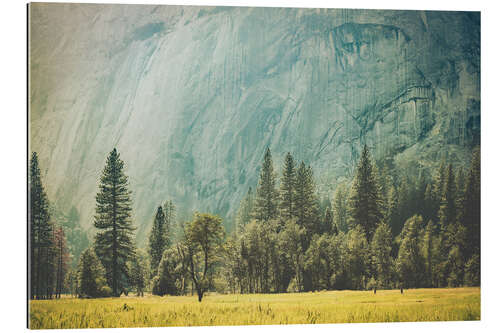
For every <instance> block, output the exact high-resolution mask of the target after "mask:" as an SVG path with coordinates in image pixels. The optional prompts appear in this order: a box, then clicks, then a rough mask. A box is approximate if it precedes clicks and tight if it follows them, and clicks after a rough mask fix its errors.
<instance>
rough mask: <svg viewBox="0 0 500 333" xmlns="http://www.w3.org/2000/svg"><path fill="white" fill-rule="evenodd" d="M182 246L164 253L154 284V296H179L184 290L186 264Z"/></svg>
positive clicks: (174, 247)
mask: <svg viewBox="0 0 500 333" xmlns="http://www.w3.org/2000/svg"><path fill="white" fill-rule="evenodd" d="M180 246H181V245H177V246H173V247H171V248H169V249H167V250H165V252H164V253H163V257H162V258H161V261H160V265H159V267H158V275H157V276H156V277H155V279H154V282H153V288H152V292H153V295H159V296H163V295H179V294H180V293H181V292H182V291H183V290H184V283H185V277H186V262H185V261H184V260H183V257H182V255H181V253H182V250H181V248H180Z"/></svg>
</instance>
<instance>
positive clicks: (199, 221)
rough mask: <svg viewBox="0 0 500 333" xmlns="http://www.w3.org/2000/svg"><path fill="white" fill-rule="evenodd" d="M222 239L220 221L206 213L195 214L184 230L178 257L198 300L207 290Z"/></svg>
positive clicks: (218, 218)
mask: <svg viewBox="0 0 500 333" xmlns="http://www.w3.org/2000/svg"><path fill="white" fill-rule="evenodd" d="M223 239H224V227H223V226H222V219H221V218H220V217H218V216H214V215H211V214H206V213H195V215H194V219H193V220H192V221H190V222H188V223H187V224H186V226H185V228H184V240H183V244H182V245H183V246H182V247H180V255H181V257H182V259H183V261H184V262H186V270H187V272H188V274H189V276H190V277H191V280H192V282H193V284H194V286H195V288H196V292H197V294H198V300H199V301H200V302H201V300H202V298H203V294H204V293H205V292H206V291H207V290H208V286H209V280H210V277H211V275H212V274H213V273H214V268H215V264H216V263H217V262H218V260H219V257H218V253H219V251H220V250H221V247H222V243H223Z"/></svg>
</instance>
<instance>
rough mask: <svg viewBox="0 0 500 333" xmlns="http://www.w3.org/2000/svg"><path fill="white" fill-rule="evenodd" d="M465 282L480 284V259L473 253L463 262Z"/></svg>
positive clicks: (469, 284) (474, 284) (472, 284)
mask: <svg viewBox="0 0 500 333" xmlns="http://www.w3.org/2000/svg"><path fill="white" fill-rule="evenodd" d="M465 284H466V285H467V286H480V285H481V259H480V258H479V255H478V254H474V255H473V256H472V257H471V258H470V259H469V260H468V261H467V263H466V264H465Z"/></svg>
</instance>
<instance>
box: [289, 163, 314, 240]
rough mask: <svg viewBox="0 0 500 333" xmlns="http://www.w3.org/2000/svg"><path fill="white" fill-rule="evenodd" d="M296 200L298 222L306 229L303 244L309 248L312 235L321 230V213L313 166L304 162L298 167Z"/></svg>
mask: <svg viewBox="0 0 500 333" xmlns="http://www.w3.org/2000/svg"><path fill="white" fill-rule="evenodd" d="M294 202H295V217H296V218H297V223H298V224H299V225H300V226H301V227H302V228H304V229H305V230H306V235H305V239H306V240H307V242H306V243H304V244H303V246H304V248H307V246H308V242H309V241H310V239H311V237H312V235H313V234H316V233H318V232H319V225H320V215H319V207H318V199H317V196H316V185H315V183H314V178H313V172H312V168H311V167H310V166H306V165H305V163H304V162H301V163H300V166H299V168H298V169H297V181H296V186H295V200H294Z"/></svg>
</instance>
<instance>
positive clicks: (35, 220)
mask: <svg viewBox="0 0 500 333" xmlns="http://www.w3.org/2000/svg"><path fill="white" fill-rule="evenodd" d="M29 176H30V177H29V194H28V204H29V211H28V216H29V218H28V219H29V223H30V225H29V234H30V244H29V247H30V283H29V286H30V293H29V295H30V298H32V299H33V298H35V297H36V298H45V297H46V296H47V290H48V287H49V273H50V272H51V271H52V270H53V267H48V266H49V265H50V260H49V259H50V258H49V256H50V253H51V250H50V249H51V247H52V245H53V237H52V236H53V226H52V224H51V223H50V213H49V200H48V198H47V194H46V193H45V190H44V188H43V184H42V180H41V176H40V167H39V165H38V155H37V153H36V152H33V154H32V155H31V162H30V175H29Z"/></svg>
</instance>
